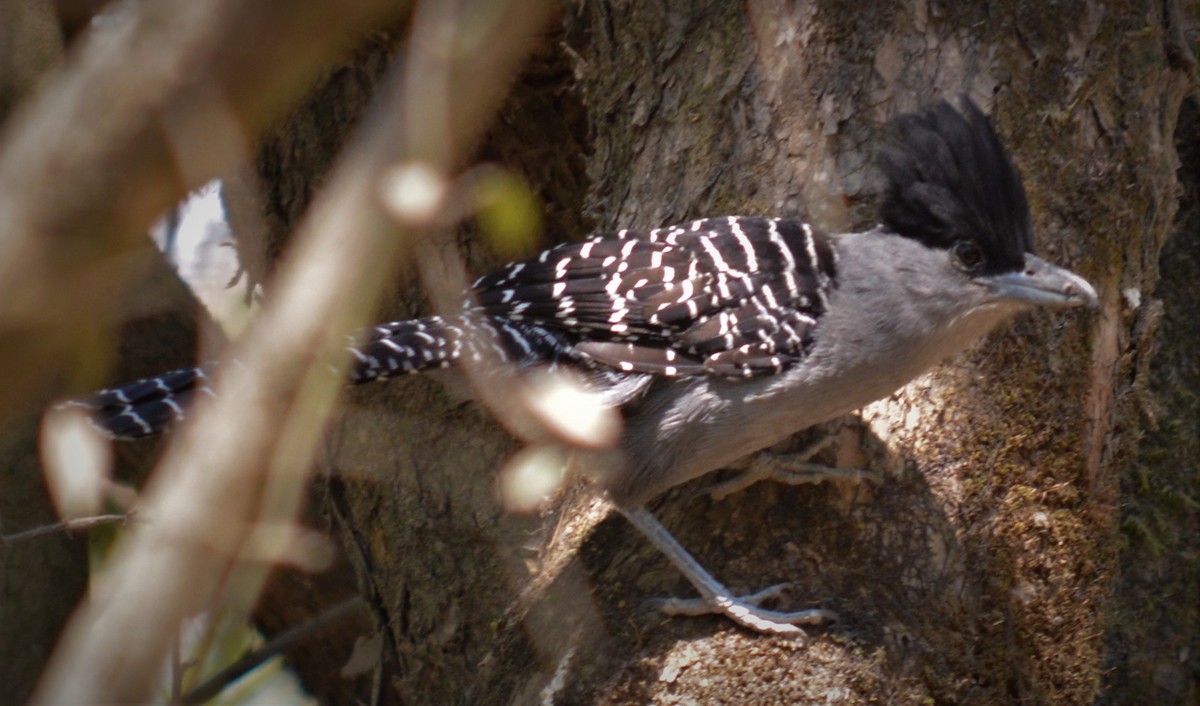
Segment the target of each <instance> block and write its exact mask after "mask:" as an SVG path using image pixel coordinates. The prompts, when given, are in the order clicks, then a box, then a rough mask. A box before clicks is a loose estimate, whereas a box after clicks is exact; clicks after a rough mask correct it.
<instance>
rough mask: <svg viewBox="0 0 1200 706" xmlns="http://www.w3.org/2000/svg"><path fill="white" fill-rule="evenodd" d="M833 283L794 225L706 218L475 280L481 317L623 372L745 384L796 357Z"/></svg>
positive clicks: (826, 250)
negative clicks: (566, 343) (561, 342)
mask: <svg viewBox="0 0 1200 706" xmlns="http://www.w3.org/2000/svg"><path fill="white" fill-rule="evenodd" d="M835 275H836V256H835V254H834V252H833V250H832V245H831V244H830V243H829V242H828V240H827V239H826V238H824V237H822V236H821V234H819V233H816V232H814V231H813V230H812V229H811V228H809V227H808V226H806V225H805V224H803V223H799V222H797V221H790V220H783V219H770V218H757V217H753V218H746V217H731V218H712V219H704V220H699V221H694V222H692V223H689V224H685V225H680V226H673V227H668V228H659V229H656V230H652V231H648V232H647V231H620V232H619V233H613V234H604V235H598V236H594V237H592V238H589V239H588V240H585V241H584V242H582V243H577V244H569V245H562V246H558V247H556V248H552V249H550V250H547V251H545V252H544V253H543V254H542V255H540V256H538V257H536V258H534V259H531V260H527V261H524V262H519V263H514V264H512V265H509V266H508V267H505V268H502V269H501V270H499V271H497V272H495V273H493V274H490V275H487V276H484V277H482V278H480V279H479V280H477V281H476V282H475V285H474V288H473V289H474V294H475V297H476V301H475V305H476V306H478V307H479V309H480V310H482V313H484V314H486V315H488V316H492V317H496V318H498V319H503V320H506V321H510V322H513V323H514V324H515V325H517V326H519V327H524V326H529V327H539V328H544V329H547V330H550V331H554V332H557V333H559V334H561V335H563V336H564V337H566V338H568V339H569V340H570V341H571V345H572V347H573V348H574V350H575V351H576V352H577V353H578V354H579V355H580V356H582V357H584V358H586V359H588V360H590V361H592V362H595V363H600V364H602V365H605V366H609V367H612V368H615V369H618V370H622V371H627V372H648V373H655V374H659V375H668V376H671V375H721V376H735V377H750V376H755V375H761V374H767V373H772V372H777V371H779V370H782V369H783V368H786V367H788V366H789V365H792V364H793V363H795V362H796V361H798V360H800V359H801V358H803V357H804V355H805V354H806V353H807V352H808V350H809V349H810V348H811V346H812V343H813V339H812V336H813V329H814V327H815V326H816V323H817V321H818V319H819V318H820V317H821V315H822V314H823V313H824V311H825V308H826V299H827V297H828V294H829V291H830V289H831V288H832V287H833V283H834V278H835Z"/></svg>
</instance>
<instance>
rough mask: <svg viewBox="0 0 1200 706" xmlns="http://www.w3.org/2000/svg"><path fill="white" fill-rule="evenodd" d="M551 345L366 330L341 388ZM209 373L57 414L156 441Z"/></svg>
mask: <svg viewBox="0 0 1200 706" xmlns="http://www.w3.org/2000/svg"><path fill="white" fill-rule="evenodd" d="M553 344H554V341H551V340H549V339H547V340H544V341H543V340H540V339H535V338H533V337H532V336H530V335H528V332H522V331H520V330H518V329H515V328H513V327H512V325H511V324H508V323H506V322H500V321H493V320H490V318H489V317H483V316H478V315H467V314H464V315H462V316H459V317H456V318H454V319H452V320H447V319H444V318H442V317H439V316H429V317H426V318H423V319H413V320H409V321H396V322H393V323H389V324H381V325H379V326H373V327H371V328H369V329H366V330H364V331H363V332H361V333H360V334H359V335H358V336H357V337H356V338H355V342H354V343H353V345H351V346H350V348H349V350H350V352H351V354H353V356H354V360H353V361H352V362H351V365H350V370H349V373H348V376H347V377H348V380H347V381H348V382H349V383H350V384H353V385H360V384H363V383H368V382H373V381H375V380H386V379H388V378H392V377H397V376H399V375H404V374H407V373H421V372H425V371H429V370H436V369H440V368H449V367H453V366H454V365H455V364H457V363H458V362H459V361H460V360H461V359H462V358H463V357H464V356H465V357H467V358H468V359H474V360H480V359H482V358H483V357H484V356H485V355H489V356H491V358H492V359H494V360H503V361H508V360H512V359H514V357H515V356H517V355H518V354H529V353H530V352H531V351H532V352H533V353H536V354H538V355H548V354H549V353H551V352H552V348H553ZM534 349H537V350H534ZM542 349H545V350H542ZM484 351H487V353H486V354H485V353H484ZM215 369H216V363H209V364H206V365H203V366H198V367H194V368H182V369H180V370H172V371H171V372H169V373H164V374H162V375H156V376H154V377H148V378H144V379H142V380H138V381H137V382H132V383H129V384H127V385H122V386H120V387H113V388H108V389H105V390H100V391H99V392H96V393H93V394H91V395H89V396H87V397H84V398H81V399H77V400H71V401H69V402H66V403H64V404H63V405H62V406H66V407H82V408H84V409H85V410H87V411H88V413H89V417H90V419H91V421H92V423H93V424H94V425H95V426H96V427H97V428H98V429H99V430H100V431H102V432H104V434H106V435H107V436H109V437H111V438H113V439H121V440H132V439H141V438H144V437H147V436H153V435H155V434H160V433H162V432H164V431H166V430H167V429H168V428H169V427H171V426H172V425H174V424H175V423H177V422H179V421H181V420H183V419H184V418H185V417H186V415H187V411H188V407H189V405H190V404H191V402H192V400H193V399H195V397H196V396H197V395H212V394H213V390H212V387H211V385H210V384H209V383H210V379H209V378H210V375H211V373H212V372H214V371H215Z"/></svg>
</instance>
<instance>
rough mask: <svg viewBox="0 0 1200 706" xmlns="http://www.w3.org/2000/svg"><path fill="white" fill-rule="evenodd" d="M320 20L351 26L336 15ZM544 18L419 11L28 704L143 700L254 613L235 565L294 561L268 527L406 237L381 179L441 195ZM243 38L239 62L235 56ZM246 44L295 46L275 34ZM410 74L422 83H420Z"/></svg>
mask: <svg viewBox="0 0 1200 706" xmlns="http://www.w3.org/2000/svg"><path fill="white" fill-rule="evenodd" d="M221 4H222V5H223V6H225V5H227V4H226V3H221ZM281 6H282V7H283V8H284V9H286V11H288V12H294V11H296V10H295V9H294V6H293V5H292V4H281ZM329 6H330V8H331V9H336V10H337V12H339V13H344V12H347V10H345V5H344V4H343V3H329ZM550 12H551V8H550V3H548V2H536V3H533V2H523V1H518V0H513V1H512V2H507V3H505V2H486V1H485V0H480V1H479V2H475V3H472V2H462V3H445V2H428V3H425V4H424V5H423V6H421V7H419V8H418V11H417V13H416V19H415V20H414V25H413V37H414V39H413V41H412V42H411V54H410V56H409V57H407V59H406V61H405V63H404V64H403V66H404V67H406V68H409V69H410V70H411V71H410V74H409V75H406V76H404V77H403V79H404V80H403V81H402V82H399V81H398V83H399V84H400V85H399V86H398V87H393V89H392V90H390V91H388V92H387V95H386V99H385V100H383V101H382V102H381V105H380V106H378V110H376V111H375V112H374V113H373V114H372V115H371V116H370V117H369V118H368V119H367V120H366V124H365V126H364V127H363V129H362V132H361V133H360V134H359V135H358V136H357V137H356V138H355V139H354V141H353V142H352V144H351V145H350V147H349V148H348V149H347V151H346V153H345V155H344V157H343V159H342V160H341V161H340V163H339V165H338V166H337V167H336V168H335V170H334V172H333V173H332V174H331V176H330V178H329V181H328V183H327V186H326V188H325V189H324V191H323V192H322V193H321V194H320V195H318V197H317V199H316V201H315V202H314V204H313V207H312V211H311V213H310V214H309V215H308V217H307V218H306V220H305V222H304V224H303V225H302V226H301V228H300V230H299V231H298V232H297V234H296V238H295V240H294V243H295V247H294V249H293V251H292V253H291V258H290V261H289V262H288V264H287V266H286V267H285V268H284V269H283V270H281V271H280V275H279V276H280V280H279V282H278V286H277V287H276V288H275V290H274V294H275V299H274V301H273V302H272V303H271V306H270V307H269V308H268V309H266V310H265V311H264V314H263V316H262V318H261V319H260V321H259V322H258V325H257V326H256V327H255V328H254V329H253V330H252V331H251V333H250V334H249V335H248V336H247V338H246V340H245V341H244V343H243V345H242V346H240V349H239V350H238V351H237V358H238V359H239V360H240V361H241V363H242V364H241V365H228V366H222V369H221V374H220V376H219V378H218V380H217V381H216V389H217V390H218V393H219V394H218V397H217V399H216V400H212V401H209V403H208V404H206V405H199V406H198V409H197V414H196V417H195V418H194V419H193V420H192V424H191V425H190V426H187V427H185V428H184V429H183V430H182V431H181V433H180V435H179V437H178V438H177V439H176V440H175V443H174V444H173V445H172V447H171V448H170V449H169V450H168V451H167V454H166V456H165V457H164V459H163V462H162V464H161V466H160V468H159V470H158V471H157V473H156V475H155V477H154V478H153V479H152V481H151V484H150V485H149V487H148V488H147V491H146V493H145V495H144V500H143V504H142V510H141V512H142V514H143V515H144V516H146V517H148V518H150V519H151V523H149V524H148V525H147V526H146V527H145V528H144V529H142V530H141V531H138V532H134V533H131V534H130V535H129V536H127V537H126V539H125V540H124V542H123V543H122V544H121V545H120V546H119V547H118V548H117V551H116V554H115V556H114V558H113V560H112V565H111V570H110V573H109V575H108V576H107V577H106V580H105V582H104V585H103V588H102V590H100V591H97V592H94V593H95V595H94V596H93V598H92V600H90V601H89V602H87V603H86V604H85V605H84V606H83V607H82V608H81V610H80V611H79V612H78V613H77V615H76V616H75V617H74V618H73V619H72V622H71V624H70V625H69V627H68V629H67V630H66V632H65V634H64V637H63V640H62V642H61V644H60V646H59V649H58V651H57V653H56V654H55V657H54V659H53V660H52V662H51V665H50V667H49V669H48V671H47V674H46V675H45V677H44V679H43V682H42V686H41V689H40V693H39V694H38V695H37V697H36V701H38V702H41V703H84V702H93V703H95V702H125V701H144V700H146V699H147V698H148V697H149V696H150V694H151V693H152V690H153V688H154V680H155V677H156V676H157V674H158V673H159V668H160V666H161V664H162V662H163V659H164V657H165V655H167V654H168V651H169V649H168V648H169V645H170V643H171V641H172V640H173V639H174V636H175V634H176V632H177V630H178V626H179V623H180V620H182V619H183V618H184V617H186V616H188V615H190V614H193V613H195V612H197V611H199V610H203V609H206V608H211V607H213V606H214V605H215V604H216V603H218V602H219V601H221V600H225V601H226V605H227V606H228V605H229V604H230V603H231V602H233V603H234V607H235V608H237V607H241V608H248V606H249V603H250V602H251V601H252V600H253V597H254V596H257V594H258V589H259V588H260V586H261V583H262V581H263V579H264V577H265V575H266V571H267V567H266V565H265V564H263V563H261V562H259V563H254V562H247V563H243V562H239V561H238V557H239V555H240V554H246V555H249V554H250V553H251V552H253V553H254V556H255V558H258V559H261V558H262V557H263V556H264V547H263V546H262V543H263V542H264V541H267V542H268V543H269V542H271V541H274V542H275V544H274V545H273V549H274V550H275V551H276V552H277V554H279V555H282V554H285V553H287V552H289V551H291V547H289V546H287V544H288V536H289V535H288V533H287V532H271V531H264V530H271V529H272V528H280V527H287V526H290V523H292V522H294V517H295V514H296V510H297V508H298V506H299V504H300V502H301V498H302V497H303V493H304V488H305V484H306V482H307V479H308V472H307V471H308V469H309V468H311V466H312V463H313V458H314V455H315V453H316V451H317V448H318V445H319V443H320V432H321V430H322V429H323V427H324V424H325V421H326V418H327V416H328V413H329V409H330V406H331V404H332V401H333V399H334V398H335V396H336V394H337V391H338V390H339V389H340V386H341V383H340V379H341V378H340V377H339V376H336V375H330V374H329V372H328V366H329V364H331V363H333V362H334V361H339V362H338V364H339V365H344V361H340V358H339V356H338V353H339V352H340V351H341V348H342V346H343V345H344V340H345V335H346V334H347V333H348V332H350V331H351V330H352V329H353V328H354V327H356V326H358V325H361V324H362V323H364V322H365V319H366V317H367V315H368V311H369V309H370V308H371V307H372V305H373V303H374V302H375V300H376V298H377V297H378V295H379V292H380V291H381V290H382V288H383V286H384V284H385V283H386V282H387V281H388V280H389V278H390V277H391V276H392V274H393V271H394V266H395V264H396V262H397V261H398V259H399V258H398V255H399V253H400V251H401V250H402V248H403V247H404V246H405V244H406V243H407V240H408V239H407V238H406V237H404V234H403V233H401V232H398V229H397V228H396V227H395V226H394V225H392V224H390V223H389V222H387V221H386V220H385V218H384V216H383V215H381V213H380V211H379V209H378V208H377V204H376V202H377V194H378V189H379V186H378V184H379V175H380V173H381V171H382V170H384V169H385V168H389V167H392V166H395V167H397V168H399V169H401V170H403V171H404V172H406V173H410V174H420V175H423V177H422V179H423V180H424V184H422V183H420V180H418V181H414V182H411V183H412V186H413V187H414V188H415V187H419V186H422V185H423V186H426V187H431V190H430V191H429V192H428V193H430V194H436V193H437V192H438V189H439V185H440V184H443V183H444V181H443V180H444V179H445V178H446V176H447V175H448V174H449V172H450V170H451V169H453V168H454V167H456V166H457V165H458V164H459V163H460V162H461V161H462V160H463V159H464V158H465V157H466V156H467V155H468V154H469V152H470V150H471V149H472V145H473V144H474V142H475V140H476V139H477V138H478V136H479V134H480V132H481V131H482V128H483V127H484V126H485V125H486V123H487V119H488V118H489V116H490V115H491V114H492V113H493V111H494V110H495V109H496V108H497V106H498V104H499V102H500V100H501V99H502V97H503V95H504V92H505V89H506V88H507V86H508V85H509V82H510V81H511V79H512V77H513V75H514V74H515V71H516V69H517V67H518V66H519V63H520V61H521V60H522V58H523V57H524V55H525V53H526V52H527V51H528V50H529V49H530V48H531V46H532V44H533V37H534V35H535V33H536V32H537V31H538V30H539V29H540V27H541V26H542V24H543V22H544V21H545V20H546V19H547V18H548V16H549V13H550ZM235 37H236V38H235V39H233V40H231V45H232V46H233V47H236V46H237V43H238V42H242V41H243V40H242V39H241V37H242V35H241V34H238V33H235ZM222 41H223V42H224V41H225V40H222ZM255 41H256V42H258V43H264V44H265V43H272V44H274V43H276V42H278V43H279V47H280V48H283V47H289V48H290V47H291V46H292V44H291V43H289V41H288V40H286V39H280V38H279V37H278V36H276V35H275V34H274V33H273V32H271V31H267V32H264V34H263V35H262V36H261V37H258V38H257V39H256V40H255ZM231 45H223V46H225V47H226V48H227V49H229V50H232V47H231ZM238 48H239V49H243V48H244V47H238ZM264 51H267V50H264ZM416 67H421V71H422V75H421V76H414V75H412V74H413V73H415V68H416ZM431 69H436V71H437V72H438V75H440V76H442V77H444V78H443V80H442V81H440V82H439V83H437V84H436V85H437V86H440V90H439V91H434V93H438V94H437V95H430V94H429V91H430V87H431V86H434V85H435V84H431V83H430V77H429V75H428V73H426V72H428V71H430V70H431ZM396 78H397V79H399V78H401V77H400V76H397V77H396ZM418 89H420V90H423V91H425V92H423V93H420V94H418V93H416V91H417V90H418ZM264 90H265V89H264ZM225 93H226V94H227V95H232V94H234V93H236V91H231V90H230V91H226V92H225ZM198 114H203V111H200V113H198ZM203 127H204V126H202V125H200V126H197V129H198V130H201V131H202V129H203ZM198 134H199V133H198ZM164 149H165V147H164ZM189 173H190V172H189ZM126 196H127V198H129V199H132V198H133V195H129V194H126ZM419 201H420V199H419V198H418V199H416V202H419ZM419 212H420V209H416V210H414V212H413V213H414V219H413V222H412V223H410V224H408V225H409V226H411V227H412V229H413V230H416V229H419V228H420V227H421V226H423V225H425V224H424V223H422V222H421V219H420V218H418V217H417V216H418V215H419ZM110 215H113V214H110ZM430 215H431V216H432V215H436V214H433V213H431V214H430ZM116 223H117V220H115V219H114V220H112V221H111V223H110V224H111V225H116ZM43 296H45V297H49V296H50V294H49V293H47V294H44V295H43ZM270 549H272V547H267V550H268V551H267V553H268V554H269V551H270Z"/></svg>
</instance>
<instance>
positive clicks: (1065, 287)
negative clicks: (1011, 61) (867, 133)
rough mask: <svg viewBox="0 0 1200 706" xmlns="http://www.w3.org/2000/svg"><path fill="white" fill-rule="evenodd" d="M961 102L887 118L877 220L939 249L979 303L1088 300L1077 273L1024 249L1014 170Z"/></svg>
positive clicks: (1025, 224) (979, 116)
mask: <svg viewBox="0 0 1200 706" xmlns="http://www.w3.org/2000/svg"><path fill="white" fill-rule="evenodd" d="M960 103H961V108H960V109H955V108H954V106H952V105H950V104H949V103H947V102H945V101H942V102H939V103H937V104H936V105H933V106H930V107H928V108H926V109H924V110H922V111H920V112H918V113H913V114H909V115H903V116H901V117H899V118H897V119H896V120H894V121H893V123H892V125H891V126H890V133H891V134H890V135H889V138H888V141H887V142H886V144H885V146H884V147H883V149H882V150H881V151H880V155H879V163H880V167H881V169H882V170H883V173H884V176H885V177H886V178H887V182H888V183H887V189H886V192H885V195H884V201H883V205H882V206H881V209H880V212H881V216H882V220H883V225H884V226H885V227H886V228H887V229H888V230H890V231H892V232H894V233H897V234H898V235H901V236H904V237H906V238H911V239H912V240H915V241H918V242H920V243H922V244H923V245H926V246H927V247H931V248H935V249H938V250H940V251H943V252H944V253H945V255H946V257H947V258H948V259H949V260H950V262H951V264H952V266H953V267H954V268H955V269H956V270H958V271H959V272H960V273H961V274H962V276H963V277H965V278H967V279H968V280H969V281H970V282H971V283H972V284H973V285H977V286H979V287H981V288H982V290H980V291H979V293H980V294H981V295H982V299H984V300H986V302H987V303H988V304H993V305H999V306H1006V307H1012V306H1015V307H1028V306H1045V307H1053V308H1064V307H1074V306H1084V305H1086V306H1091V307H1095V306H1097V298H1096V292H1095V290H1094V289H1093V288H1092V286H1091V285H1090V284H1088V282H1087V281H1086V280H1084V279H1083V278H1082V277H1080V276H1079V275H1076V274H1075V273H1073V272H1071V271H1070V270H1066V269H1064V268H1061V267H1058V266H1055V265H1052V264H1050V263H1049V262H1046V261H1045V260H1043V259H1041V258H1039V257H1037V256H1036V255H1034V254H1033V221H1032V219H1031V217H1030V213H1029V201H1028V200H1027V199H1026V197H1025V187H1024V185H1023V184H1022V181H1021V175H1020V173H1019V172H1018V171H1017V168H1016V167H1015V166H1014V165H1013V162H1012V159H1011V158H1010V157H1009V154H1008V151H1007V150H1005V148H1004V145H1003V144H1002V143H1001V142H1000V138H999V137H998V136H997V135H996V132H995V130H993V129H992V126H991V123H990V122H989V121H988V119H987V117H986V116H985V115H984V114H983V112H982V111H980V110H979V108H978V107H977V106H976V105H975V104H974V103H973V102H972V101H971V100H970V99H969V98H966V97H965V96H964V97H963V98H962V99H961V101H960Z"/></svg>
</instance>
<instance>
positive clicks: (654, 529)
mask: <svg viewBox="0 0 1200 706" xmlns="http://www.w3.org/2000/svg"><path fill="white" fill-rule="evenodd" d="M620 511H621V514H622V515H624V516H625V517H626V518H627V519H628V520H629V521H630V522H631V523H633V526H634V527H637V528H638V529H639V530H641V532H642V534H643V535H645V536H646V539H649V540H650V542H651V543H652V544H654V546H656V547H658V550H659V551H661V552H662V553H663V554H665V555H666V556H667V558H668V559H670V560H671V563H672V564H674V565H675V568H677V569H679V571H680V572H682V573H683V575H684V576H685V577H686V578H687V580H688V581H689V582H691V584H692V586H694V587H695V588H696V590H697V591H698V592H699V593H700V598H698V599H694V600H680V599H675V598H672V599H666V600H664V601H662V602H661V603H659V607H660V608H661V609H662V610H663V611H665V612H666V613H669V614H671V615H705V614H710V613H715V614H720V615H724V616H726V617H727V618H729V619H730V620H732V621H733V622H735V623H737V624H738V625H741V626H743V627H746V628H749V629H751V630H754V631H757V632H761V633H767V634H772V635H800V636H802V635H804V631H803V630H802V629H801V628H799V627H798V626H799V625H816V624H818V623H823V622H826V621H830V620H836V619H837V615H836V614H834V613H833V612H832V611H828V610H824V609H820V608H814V609H811V610H801V611H795V612H792V613H784V612H780V611H775V610H767V609H766V608H760V607H759V606H758V605H757V603H758V602H759V601H762V600H765V599H767V598H769V597H772V596H775V595H777V594H778V593H779V592H780V591H781V590H782V589H783V588H784V587H786V586H787V584H778V585H775V586H771V587H770V588H767V589H765V590H762V591H759V592H758V593H755V594H752V595H749V596H735V595H733V594H732V592H730V590H729V589H728V588H726V587H725V586H724V585H722V584H721V583H720V582H719V581H717V580H716V579H715V578H714V577H713V575H712V574H710V573H708V571H706V570H705V569H704V567H703V566H701V565H700V562H698V561H696V558H695V557H693V556H692V555H691V553H690V552H688V550H686V549H684V548H683V545H681V544H680V543H679V542H678V541H677V540H676V539H675V537H673V536H671V533H670V532H668V531H667V528H666V527H663V526H662V523H660V522H659V521H658V519H657V518H655V517H654V515H653V514H652V513H651V512H650V511H649V510H647V509H646V508H644V507H642V506H640V505H639V506H634V507H623V508H620Z"/></svg>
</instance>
